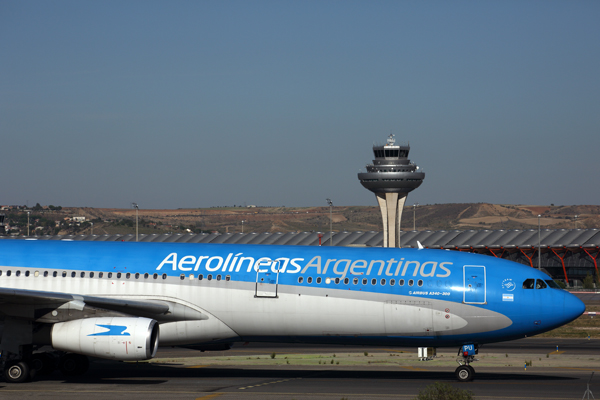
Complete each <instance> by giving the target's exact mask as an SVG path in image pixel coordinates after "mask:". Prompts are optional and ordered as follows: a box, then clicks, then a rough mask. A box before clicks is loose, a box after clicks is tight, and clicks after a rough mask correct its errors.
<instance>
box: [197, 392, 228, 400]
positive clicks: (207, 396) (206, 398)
mask: <svg viewBox="0 0 600 400" xmlns="http://www.w3.org/2000/svg"><path fill="white" fill-rule="evenodd" d="M222 394H223V393H213V394H209V395H206V396H202V397H196V400H208V399H214V398H215V397H219V396H221V395H222Z"/></svg>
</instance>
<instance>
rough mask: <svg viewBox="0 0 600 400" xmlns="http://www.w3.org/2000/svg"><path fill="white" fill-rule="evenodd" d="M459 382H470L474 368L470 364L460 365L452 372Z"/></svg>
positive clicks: (473, 374)
mask: <svg viewBox="0 0 600 400" xmlns="http://www.w3.org/2000/svg"><path fill="white" fill-rule="evenodd" d="M454 374H455V375H456V379H458V381H459V382H470V381H472V380H473V378H474V377H475V369H474V368H473V367H471V366H470V365H461V366H459V367H458V368H456V371H455V372H454Z"/></svg>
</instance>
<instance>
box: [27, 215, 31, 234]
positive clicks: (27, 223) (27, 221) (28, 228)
mask: <svg viewBox="0 0 600 400" xmlns="http://www.w3.org/2000/svg"><path fill="white" fill-rule="evenodd" d="M30 212H31V211H27V237H29V213H30Z"/></svg>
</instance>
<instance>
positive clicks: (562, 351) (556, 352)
mask: <svg viewBox="0 0 600 400" xmlns="http://www.w3.org/2000/svg"><path fill="white" fill-rule="evenodd" d="M563 353H566V352H565V351H564V350H561V351H551V352H550V353H548V354H563Z"/></svg>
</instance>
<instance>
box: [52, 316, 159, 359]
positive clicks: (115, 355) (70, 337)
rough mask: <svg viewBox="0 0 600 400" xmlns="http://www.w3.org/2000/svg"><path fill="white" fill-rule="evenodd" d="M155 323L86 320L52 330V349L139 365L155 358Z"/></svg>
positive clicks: (132, 320) (118, 318)
mask: <svg viewBox="0 0 600 400" xmlns="http://www.w3.org/2000/svg"><path fill="white" fill-rule="evenodd" d="M158 330H159V328H158V323H157V322H156V321H155V320H153V319H148V318H127V317H113V318H86V319H76V320H73V321H67V322H59V323H56V324H54V325H53V326H52V331H51V340H52V347H54V348H55V349H56V350H62V351H70V352H73V353H78V354H84V355H86V356H91V357H99V358H106V359H110V360H122V361H138V360H147V359H149V358H152V357H154V356H155V355H156V350H157V349H158Z"/></svg>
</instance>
